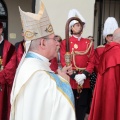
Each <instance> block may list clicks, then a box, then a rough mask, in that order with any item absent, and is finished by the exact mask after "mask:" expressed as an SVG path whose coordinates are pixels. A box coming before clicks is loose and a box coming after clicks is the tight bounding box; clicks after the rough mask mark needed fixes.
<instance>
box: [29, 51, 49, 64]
mask: <svg viewBox="0 0 120 120" xmlns="http://www.w3.org/2000/svg"><path fill="white" fill-rule="evenodd" d="M29 52H30V53H34V54H35V55H37V56H38V57H39V58H40V59H42V60H43V61H45V62H46V63H48V64H49V65H50V62H49V59H47V58H46V57H44V56H42V55H40V54H38V53H36V52H32V51H29Z"/></svg>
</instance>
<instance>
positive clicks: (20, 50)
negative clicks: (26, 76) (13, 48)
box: [17, 41, 24, 66]
mask: <svg viewBox="0 0 120 120" xmlns="http://www.w3.org/2000/svg"><path fill="white" fill-rule="evenodd" d="M23 44H24V41H21V42H20V43H19V45H18V48H17V66H18V64H19V63H20V60H21V58H22V56H23V53H24V45H23Z"/></svg>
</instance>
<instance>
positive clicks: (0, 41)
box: [0, 35, 4, 44]
mask: <svg viewBox="0 0 120 120" xmlns="http://www.w3.org/2000/svg"><path fill="white" fill-rule="evenodd" d="M3 40H4V38H3V36H2V35H1V40H0V44H1V43H2V41H3Z"/></svg>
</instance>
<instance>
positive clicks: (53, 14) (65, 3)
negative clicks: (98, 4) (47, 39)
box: [36, 0, 95, 39]
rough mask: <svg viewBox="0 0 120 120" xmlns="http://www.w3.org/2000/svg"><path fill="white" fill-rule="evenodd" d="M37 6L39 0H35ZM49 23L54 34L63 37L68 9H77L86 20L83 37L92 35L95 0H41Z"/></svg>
mask: <svg viewBox="0 0 120 120" xmlns="http://www.w3.org/2000/svg"><path fill="white" fill-rule="evenodd" d="M36 1H37V2H36V3H37V5H38V6H39V1H40V0H36ZM42 1H43V3H44V5H45V7H46V9H47V12H48V15H49V17H50V20H51V23H52V25H53V28H54V31H55V34H58V35H60V36H61V37H62V38H63V39H64V38H65V25H66V22H67V16H68V12H69V10H70V9H73V8H75V9H77V10H78V11H79V12H80V14H81V15H82V16H83V17H84V18H85V20H86V26H85V28H84V31H83V35H82V36H83V37H88V36H89V35H93V24H94V22H93V20H94V3H95V0H42Z"/></svg>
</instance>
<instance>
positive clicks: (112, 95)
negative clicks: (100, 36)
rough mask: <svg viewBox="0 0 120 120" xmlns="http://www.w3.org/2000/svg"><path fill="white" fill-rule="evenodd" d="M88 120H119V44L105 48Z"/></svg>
mask: <svg viewBox="0 0 120 120" xmlns="http://www.w3.org/2000/svg"><path fill="white" fill-rule="evenodd" d="M89 120H120V44H118V43H115V42H111V43H110V44H107V45H106V46H105V50H104V53H103V55H102V57H101V61H100V64H99V71H98V78H97V83H96V86H95V91H94V94H93V101H92V106H91V111H90V116H89Z"/></svg>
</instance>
